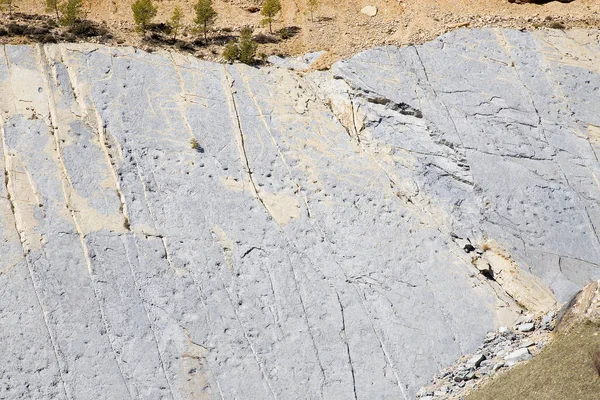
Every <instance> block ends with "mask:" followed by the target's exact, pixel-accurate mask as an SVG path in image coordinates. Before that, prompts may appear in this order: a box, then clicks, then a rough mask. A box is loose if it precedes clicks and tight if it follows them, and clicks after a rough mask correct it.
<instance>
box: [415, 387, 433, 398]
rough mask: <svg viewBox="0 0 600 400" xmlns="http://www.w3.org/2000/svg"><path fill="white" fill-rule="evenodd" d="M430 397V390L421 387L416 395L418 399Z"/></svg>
mask: <svg viewBox="0 0 600 400" xmlns="http://www.w3.org/2000/svg"><path fill="white" fill-rule="evenodd" d="M432 395H433V392H432V391H431V390H427V389H426V388H424V387H422V388H421V389H419V391H418V392H417V394H416V396H417V397H420V398H426V397H428V396H432Z"/></svg>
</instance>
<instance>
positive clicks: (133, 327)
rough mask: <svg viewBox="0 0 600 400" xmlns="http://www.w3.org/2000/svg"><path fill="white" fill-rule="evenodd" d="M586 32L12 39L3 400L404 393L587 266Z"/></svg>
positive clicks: (589, 145)
mask: <svg viewBox="0 0 600 400" xmlns="http://www.w3.org/2000/svg"><path fill="white" fill-rule="evenodd" d="M599 37H600V34H599V32H598V31H593V30H570V31H533V32H520V31H513V30H502V29H482V30H459V31H455V32H452V33H449V34H446V35H444V36H442V37H440V38H438V39H436V40H435V41H433V42H430V43H426V44H423V45H416V46H408V47H404V48H396V47H381V48H375V49H372V50H368V51H365V52H363V53H360V54H358V55H356V56H354V57H352V58H350V59H346V60H342V61H339V62H338V63H336V64H335V65H334V66H333V67H332V68H331V69H330V70H328V71H315V72H305V73H301V74H300V73H297V72H295V71H291V70H288V69H285V68H277V67H262V68H253V67H248V66H245V65H238V64H235V65H222V64H216V63H210V62H204V61H201V60H198V59H195V58H192V57H189V56H184V55H181V54H169V53H153V54H148V53H144V52H141V51H139V50H136V49H133V48H108V47H102V46H99V45H94V44H52V45H31V46H9V45H5V46H2V47H1V49H0V50H1V53H0V139H1V140H0V149H1V151H0V165H1V166H2V170H3V173H4V180H3V184H2V185H0V238H1V240H0V254H1V255H2V258H1V260H2V261H1V264H0V288H1V290H0V344H1V345H2V352H0V398H6V399H203V398H206V399H213V398H223V399H412V398H414V396H415V393H416V392H417V390H418V389H419V388H420V387H421V386H422V385H424V384H425V383H426V382H427V381H428V380H429V379H430V378H431V377H432V376H433V374H435V373H436V372H437V371H438V370H439V369H441V368H443V367H446V366H448V365H451V364H453V363H454V361H455V360H456V359H458V358H459V357H461V356H463V355H465V354H469V353H471V352H473V351H475V350H476V349H477V347H478V346H479V345H480V344H481V342H482V340H483V339H484V337H485V335H486V333H487V332H489V331H491V330H494V329H495V328H497V327H498V326H501V325H506V324H510V323H511V321H514V320H515V318H517V317H518V315H519V313H520V312H521V311H522V310H527V311H528V312H536V313H537V312H545V311H548V310H552V309H554V308H555V307H556V306H557V304H560V303H563V302H565V301H567V300H568V299H569V298H570V297H571V296H572V295H573V294H574V293H575V292H577V291H578V290H579V289H580V288H581V287H582V286H583V285H585V284H586V283H587V282H589V281H591V280H594V279H600V243H599V232H600V163H599V156H600V44H599V40H598V39H599ZM192 139H195V140H196V141H197V142H198V146H194V147H195V148H192V146H191V145H190V141H191V140H192Z"/></svg>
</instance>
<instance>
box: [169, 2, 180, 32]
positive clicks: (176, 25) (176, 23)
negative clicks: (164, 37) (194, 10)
mask: <svg viewBox="0 0 600 400" xmlns="http://www.w3.org/2000/svg"><path fill="white" fill-rule="evenodd" d="M182 20H183V10H182V9H181V7H179V6H176V7H175V8H174V9H173V14H172V15H171V21H170V24H171V30H172V32H173V40H177V33H179V30H180V29H181V27H182V26H183V23H182V22H181V21H182Z"/></svg>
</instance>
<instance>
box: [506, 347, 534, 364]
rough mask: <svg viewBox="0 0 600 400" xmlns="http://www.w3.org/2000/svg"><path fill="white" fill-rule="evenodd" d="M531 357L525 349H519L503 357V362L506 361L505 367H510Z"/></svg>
mask: <svg viewBox="0 0 600 400" xmlns="http://www.w3.org/2000/svg"><path fill="white" fill-rule="evenodd" d="M531 357H532V356H531V353H530V352H529V350H528V349H527V348H521V349H518V350H515V351H513V352H512V353H510V354H509V355H507V356H506V357H504V361H506V365H507V366H509V367H512V366H513V365H515V364H516V363H518V362H521V361H527V360H529V359H531Z"/></svg>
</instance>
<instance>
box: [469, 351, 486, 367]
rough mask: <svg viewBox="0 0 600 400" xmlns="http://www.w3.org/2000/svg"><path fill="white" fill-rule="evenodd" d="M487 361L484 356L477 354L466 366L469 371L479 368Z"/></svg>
mask: <svg viewBox="0 0 600 400" xmlns="http://www.w3.org/2000/svg"><path fill="white" fill-rule="evenodd" d="M483 360H485V356H484V355H483V354H476V355H474V356H473V357H471V358H470V359H469V361H467V362H466V364H465V366H466V367H467V368H469V369H475V368H477V367H479V364H481V362H482V361H483Z"/></svg>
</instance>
